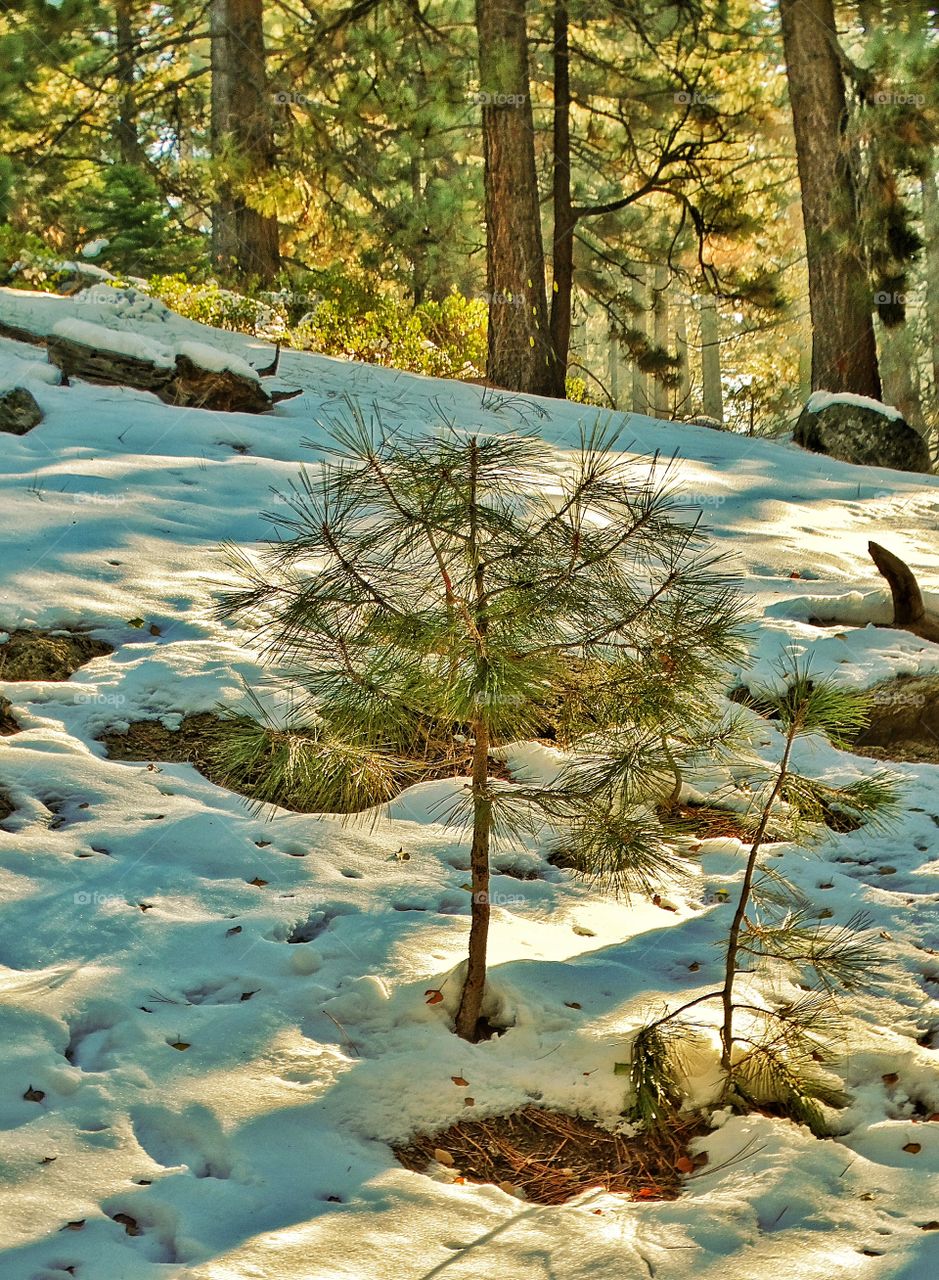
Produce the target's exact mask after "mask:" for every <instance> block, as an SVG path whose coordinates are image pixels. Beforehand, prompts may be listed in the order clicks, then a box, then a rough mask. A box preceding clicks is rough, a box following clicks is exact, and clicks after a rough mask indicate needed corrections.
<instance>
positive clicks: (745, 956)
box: [629, 662, 898, 1135]
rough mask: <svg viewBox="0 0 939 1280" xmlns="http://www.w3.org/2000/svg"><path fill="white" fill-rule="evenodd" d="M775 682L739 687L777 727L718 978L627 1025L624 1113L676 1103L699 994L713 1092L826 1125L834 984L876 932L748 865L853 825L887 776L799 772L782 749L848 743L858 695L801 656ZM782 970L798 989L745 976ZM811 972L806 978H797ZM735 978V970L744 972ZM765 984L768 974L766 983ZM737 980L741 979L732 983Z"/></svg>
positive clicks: (884, 791) (878, 806)
mask: <svg viewBox="0 0 939 1280" xmlns="http://www.w3.org/2000/svg"><path fill="white" fill-rule="evenodd" d="M783 675H784V680H785V689H784V691H783V692H782V693H773V692H765V693H762V694H759V695H757V696H754V697H753V698H752V699H751V703H752V706H753V707H754V709H758V710H759V711H760V712H761V713H763V714H764V715H767V716H769V717H771V718H772V721H773V723H774V724H775V725H776V727H777V728H778V730H779V732H780V734H781V735H782V751H781V756H780V759H779V763H778V764H777V765H776V766H775V767H773V768H771V769H766V768H765V767H757V768H755V769H753V771H752V777H751V781H752V782H753V783H754V784H755V793H756V796H757V800H756V802H755V807H756V813H755V822H754V826H753V831H752V836H751V838H750V845H749V849H748V851H747V857H746V862H745V864H744V870H743V877H742V880H741V885H740V890H739V893H738V895H737V900H736V906H735V909H734V914H733V918H732V920H731V924H730V928H729V931H728V934H727V937H726V940H725V942H724V944H723V969H724V981H723V984H722V986H721V987H720V988H718V989H717V990H712V991H708V992H705V993H704V994H703V995H700V996H697V997H695V998H694V999H693V1000H690V1001H688V1002H686V1003H685V1004H683V1005H681V1006H680V1007H679V1008H676V1009H672V1010H670V1011H668V1012H666V1013H665V1014H664V1015H663V1016H662V1017H659V1018H657V1019H655V1020H654V1021H653V1022H650V1023H647V1024H646V1025H645V1026H643V1027H642V1028H641V1029H640V1030H639V1032H638V1033H637V1035H636V1038H635V1041H634V1047H633V1055H632V1062H631V1065H630V1069H629V1070H630V1076H631V1084H632V1092H633V1101H632V1111H633V1114H634V1116H635V1118H636V1119H637V1120H643V1121H646V1122H647V1123H665V1122H667V1121H668V1119H669V1118H670V1117H671V1116H672V1115H673V1114H674V1112H675V1110H676V1109H677V1106H678V1105H679V1104H680V1097H681V1094H680V1089H679V1086H678V1083H677V1081H678V1078H679V1073H680V1069H681V1067H682V1055H683V1053H685V1052H686V1051H687V1049H688V1048H689V1047H690V1045H691V1044H692V1042H694V1041H695V1040H698V1039H699V1038H700V1034H701V1032H702V1030H703V1029H704V1027H706V1026H713V1023H702V1022H697V1023H696V1022H694V1021H692V1020H691V1019H690V1018H689V1017H688V1016H687V1014H688V1011H689V1010H691V1009H697V1010H701V1009H704V1008H706V1007H707V1006H708V1005H710V1006H712V1007H713V1008H714V1009H715V1010H717V1011H718V1013H719V1037H720V1071H721V1076H722V1080H723V1098H724V1100H725V1101H727V1102H729V1103H732V1104H734V1105H736V1106H738V1107H740V1108H741V1109H746V1108H748V1107H749V1106H751V1105H754V1104H755V1103H759V1104H761V1105H775V1106H777V1107H778V1108H779V1109H780V1110H781V1111H782V1112H783V1113H784V1114H786V1115H788V1116H790V1117H791V1118H792V1119H795V1120H798V1121H800V1122H802V1123H805V1124H807V1125H808V1126H809V1127H810V1128H811V1129H812V1131H813V1132H814V1133H816V1134H819V1135H821V1134H823V1133H824V1132H825V1119H824V1114H823V1112H822V1109H821V1107H820V1105H819V1104H820V1103H827V1104H829V1105H837V1104H838V1103H839V1102H840V1101H842V1100H843V1095H842V1094H841V1091H840V1090H839V1089H838V1088H837V1086H835V1085H834V1084H833V1081H832V1077H831V1076H830V1075H827V1074H826V1073H825V1072H823V1071H820V1070H819V1067H820V1066H824V1065H831V1064H832V1063H833V1062H834V1061H835V1060H836V1057H837V1055H836V1054H835V1052H834V1048H833V1046H834V1045H835V1043H836V1041H837V1036H838V1032H839V1027H840V1019H839V1011H838V1005H837V996H838V995H839V994H840V993H845V992H851V991H854V990H857V989H858V988H859V987H860V986H862V985H869V984H870V983H871V982H872V981H873V980H874V975H875V973H876V968H877V966H878V963H879V962H880V960H881V958H882V957H881V952H880V947H879V945H878V940H877V939H876V938H875V937H874V936H873V935H872V932H871V930H870V928H869V920H868V918H867V917H866V916H865V915H864V914H863V913H857V914H855V915H853V916H852V917H851V918H850V919H849V920H847V921H846V922H845V923H844V924H841V925H834V924H827V923H825V921H824V920H823V919H820V917H819V912H818V909H817V908H816V907H814V906H813V904H812V903H811V902H809V901H808V900H807V899H806V898H805V896H804V895H803V894H801V893H799V892H798V891H797V890H796V889H795V888H794V887H793V886H792V885H790V884H788V883H787V882H786V881H785V880H784V879H783V878H782V877H781V876H780V875H778V874H777V873H775V872H771V871H770V870H769V868H768V867H766V866H763V865H761V862H760V854H761V852H762V851H763V849H764V847H765V845H766V843H767V842H768V840H770V839H772V840H779V839H788V840H792V841H795V842H799V843H808V842H809V841H810V840H812V839H813V838H815V837H817V836H819V835H821V834H823V833H824V832H826V831H831V830H835V831H847V830H854V829H856V828H857V827H859V826H861V825H862V824H865V825H875V824H877V823H882V822H884V821H885V820H888V819H889V817H890V816H891V814H892V812H893V811H894V809H895V807H896V803H897V798H898V779H897V778H895V777H894V776H892V775H890V774H888V773H885V772H877V773H874V774H872V775H869V776H867V777H865V778H861V779H859V780H857V781H855V782H852V783H849V784H847V785H845V786H841V787H839V786H833V785H830V784H828V783H822V782H819V781H818V780H816V779H813V778H809V777H806V776H804V775H802V774H800V773H798V772H797V771H796V770H795V768H794V767H793V750H794V748H795V745H796V743H797V741H798V740H799V739H800V738H802V737H805V736H808V735H812V734H819V735H822V736H823V737H824V738H826V739H827V740H828V741H829V742H831V743H832V744H833V745H835V746H845V747H846V746H848V745H849V744H850V742H851V741H852V740H853V738H854V737H855V736H856V734H857V732H858V730H859V729H860V728H862V727H863V725H864V724H865V723H866V721H867V714H868V701H869V700H868V698H867V697H866V696H865V695H864V694H862V693H858V692H855V691H852V690H846V689H843V688H840V687H839V686H838V685H836V684H835V683H834V682H832V681H831V680H824V679H822V680H818V679H813V678H812V677H811V675H810V673H809V669H808V666H807V665H806V664H800V663H798V662H794V663H792V664H790V665H789V666H788V667H787V668H786V669H785V670H784V672H783ZM761 972H762V973H765V974H767V975H768V976H769V977H770V978H771V979H778V978H779V977H781V976H782V977H785V976H789V977H790V978H792V979H794V980H795V981H797V982H798V983H799V986H800V987H801V988H802V994H800V995H799V996H798V997H796V998H790V999H779V998H774V997H773V996H772V995H769V996H766V995H764V994H763V993H762V992H761V991H760V990H759V989H758V986H757V984H756V983H755V982H754V979H756V978H758V977H759V975H760V973H761ZM808 973H811V974H812V975H813V979H814V981H813V983H812V985H807V984H806V983H805V982H804V981H803V979H804V978H805V976H806V975H807V974H808ZM742 979H748V981H746V983H745V984H744V983H743V982H742ZM772 985H773V983H772V982H771V983H770V986H772ZM742 986H743V988H744V989H743V990H742V991H741V987H742Z"/></svg>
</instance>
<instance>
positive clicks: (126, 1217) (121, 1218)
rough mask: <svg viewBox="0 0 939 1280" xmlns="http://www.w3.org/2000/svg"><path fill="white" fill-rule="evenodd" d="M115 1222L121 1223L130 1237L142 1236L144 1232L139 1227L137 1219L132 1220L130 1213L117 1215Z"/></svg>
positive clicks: (115, 1215)
mask: <svg viewBox="0 0 939 1280" xmlns="http://www.w3.org/2000/svg"><path fill="white" fill-rule="evenodd" d="M114 1221H115V1222H119V1223H120V1224H121V1226H122V1227H123V1228H124V1230H125V1231H126V1232H127V1234H128V1235H129V1236H142V1235H143V1231H142V1230H141V1228H140V1227H139V1226H138V1225H137V1219H136V1218H132V1217H131V1216H130V1214H129V1213H115V1214H114Z"/></svg>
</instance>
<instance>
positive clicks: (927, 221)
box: [922, 155, 939, 405]
mask: <svg viewBox="0 0 939 1280" xmlns="http://www.w3.org/2000/svg"><path fill="white" fill-rule="evenodd" d="M922 196H923V227H924V232H925V234H924V237H923V239H924V240H925V242H926V246H925V255H926V318H927V323H928V325H929V339H930V362H931V364H932V391H933V401H934V404H937V405H939V196H937V194H936V160H935V156H934V155H930V158H929V168H928V169H927V171H926V173H924V174H923V178H922Z"/></svg>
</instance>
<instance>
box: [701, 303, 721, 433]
mask: <svg viewBox="0 0 939 1280" xmlns="http://www.w3.org/2000/svg"><path fill="white" fill-rule="evenodd" d="M701 409H702V411H703V413H704V414H705V416H706V417H708V418H714V419H715V420H716V421H717V422H720V423H723V421H724V391H723V388H722V386H721V322H720V316H719V315H718V313H717V302H716V301H715V299H714V297H713V296H712V295H711V294H709V293H706V294H705V295H704V296H703V297H702V299H701Z"/></svg>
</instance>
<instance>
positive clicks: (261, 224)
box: [210, 0, 280, 284]
mask: <svg viewBox="0 0 939 1280" xmlns="http://www.w3.org/2000/svg"><path fill="white" fill-rule="evenodd" d="M262 17H263V9H262V0H212V9H211V24H210V35H211V44H212V157H213V159H214V160H215V161H216V163H217V164H218V165H219V167H220V172H221V176H220V178H219V180H218V184H217V196H216V200H215V204H214V205H213V211H212V252H213V256H214V259H215V263H216V265H217V267H218V268H219V269H220V270H221V271H222V272H224V273H228V274H230V275H233V276H236V277H240V278H241V279H256V280H258V281H260V282H261V283H263V284H269V283H270V282H271V281H272V280H273V278H274V276H275V275H276V274H277V271H278V268H279V266H280V251H279V244H278V232H277V218H276V217H274V216H271V215H270V214H265V213H260V212H259V211H258V210H257V209H255V208H253V207H252V206H251V205H250V204H249V203H248V199H247V195H246V192H247V191H248V189H250V187H251V186H252V184H254V183H256V182H258V181H261V180H263V179H264V178H265V177H266V176H267V175H268V174H269V173H270V172H271V170H272V169H273V163H274V141H273V128H272V122H271V113H270V93H269V90H268V85H267V75H266V71H265V65H264V29H263V23H262Z"/></svg>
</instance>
